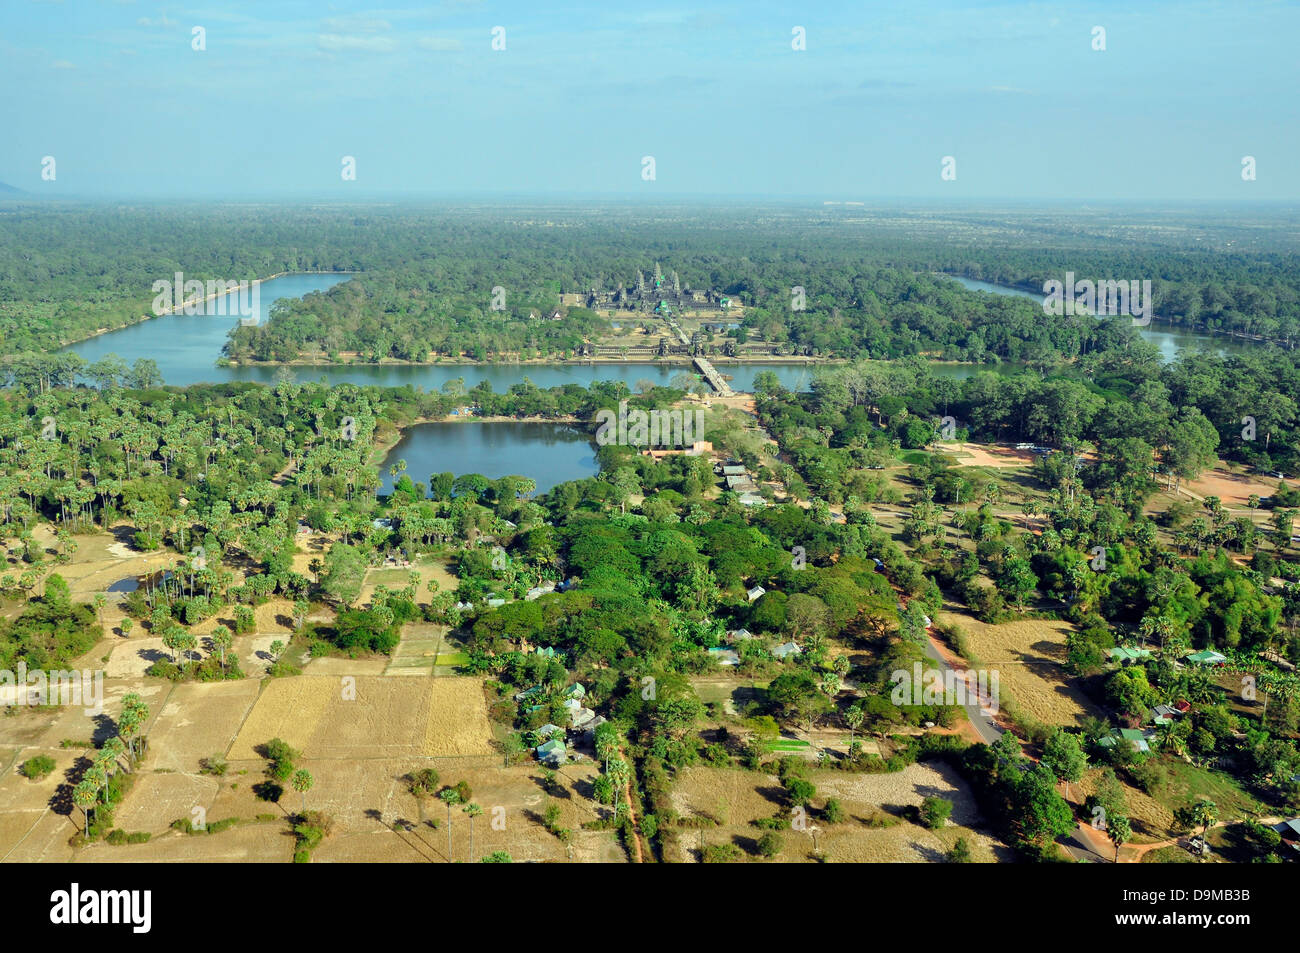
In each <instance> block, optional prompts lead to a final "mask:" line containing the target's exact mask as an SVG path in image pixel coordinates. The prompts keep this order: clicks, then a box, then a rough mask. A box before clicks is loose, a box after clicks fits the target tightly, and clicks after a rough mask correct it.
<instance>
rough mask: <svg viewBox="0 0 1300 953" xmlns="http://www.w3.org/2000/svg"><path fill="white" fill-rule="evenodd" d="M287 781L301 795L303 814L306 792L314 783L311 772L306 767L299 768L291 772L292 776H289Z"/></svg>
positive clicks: (304, 811) (305, 810) (305, 806)
mask: <svg viewBox="0 0 1300 953" xmlns="http://www.w3.org/2000/svg"><path fill="white" fill-rule="evenodd" d="M289 783H290V784H292V785H293V789H294V790H295V791H297V792H298V793H299V794H301V795H302V812H303V814H306V813H307V792H308V791H310V790H311V787H312V785H313V784H314V783H315V780H314V779H313V778H312V776H311V772H310V771H308V770H307V769H306V768H299V769H298V770H297V771H295V772H294V773H293V777H292V778H290V780H289Z"/></svg>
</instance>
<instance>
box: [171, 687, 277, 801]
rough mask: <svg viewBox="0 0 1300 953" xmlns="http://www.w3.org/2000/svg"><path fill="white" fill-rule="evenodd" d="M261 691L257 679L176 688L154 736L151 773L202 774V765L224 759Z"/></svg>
mask: <svg viewBox="0 0 1300 953" xmlns="http://www.w3.org/2000/svg"><path fill="white" fill-rule="evenodd" d="M259 687H260V685H259V683H258V682H256V681H254V680H251V679H242V680H239V681H229V682H210V683H206V684H205V683H195V682H190V683H183V684H180V685H177V686H175V687H174V688H173V689H172V691H171V694H169V695H168V696H167V701H166V703H165V704H164V705H163V708H162V711H160V712H159V713H158V717H157V718H156V719H155V721H154V724H153V728H152V729H151V730H150V732H149V744H150V760H149V766H150V768H152V769H155V770H157V769H164V770H170V771H198V770H199V767H200V765H199V762H200V761H201V760H202V759H204V758H208V757H211V756H213V755H219V754H222V753H223V752H224V751H225V750H226V749H227V748H229V747H230V743H231V742H232V741H233V740H234V738H235V736H236V735H237V734H238V732H239V726H240V725H241V724H242V723H243V721H244V717H245V716H246V715H247V714H248V712H249V710H250V709H251V708H252V707H253V703H254V702H255V701H256V700H257V690H258V688H259ZM267 740H269V739H267ZM173 819H174V818H173Z"/></svg>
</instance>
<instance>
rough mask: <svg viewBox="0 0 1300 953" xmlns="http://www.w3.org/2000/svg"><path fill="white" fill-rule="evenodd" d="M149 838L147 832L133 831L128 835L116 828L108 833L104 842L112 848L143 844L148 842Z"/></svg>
mask: <svg viewBox="0 0 1300 953" xmlns="http://www.w3.org/2000/svg"><path fill="white" fill-rule="evenodd" d="M150 836H151V835H150V834H149V832H148V831H133V832H131V833H129V834H128V833H127V832H126V831H124V830H122V829H121V828H120V827H118V828H114V829H113V830H111V831H109V832H108V836H107V837H105V838H104V840H105V841H106V842H107V843H109V844H112V845H113V846H114V847H121V846H122V845H123V844H144V843H146V842H147V841H148V840H149V837H150Z"/></svg>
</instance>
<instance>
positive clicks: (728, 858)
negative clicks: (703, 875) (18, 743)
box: [702, 844, 740, 864]
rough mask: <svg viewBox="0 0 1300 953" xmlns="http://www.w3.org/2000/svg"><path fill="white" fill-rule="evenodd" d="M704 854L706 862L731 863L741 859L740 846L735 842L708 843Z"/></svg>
mask: <svg viewBox="0 0 1300 953" xmlns="http://www.w3.org/2000/svg"><path fill="white" fill-rule="evenodd" d="M702 854H703V857H704V862H705V863H706V864H730V863H732V862H733V861H737V860H739V859H740V848H739V847H737V846H736V845H735V844H707V845H705V847H704V850H703V851H702Z"/></svg>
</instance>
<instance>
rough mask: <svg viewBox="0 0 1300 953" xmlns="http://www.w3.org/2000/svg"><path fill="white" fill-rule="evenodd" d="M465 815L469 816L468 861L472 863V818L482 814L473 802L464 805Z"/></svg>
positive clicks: (480, 809) (481, 810)
mask: <svg viewBox="0 0 1300 953" xmlns="http://www.w3.org/2000/svg"><path fill="white" fill-rule="evenodd" d="M465 813H466V814H468V815H469V860H470V863H473V862H474V818H476V817H478V816H479V815H480V814H482V813H483V808H481V807H479V806H478V804H476V803H475V802H473V801H470V802H469V803H468V804H466V805H465Z"/></svg>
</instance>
